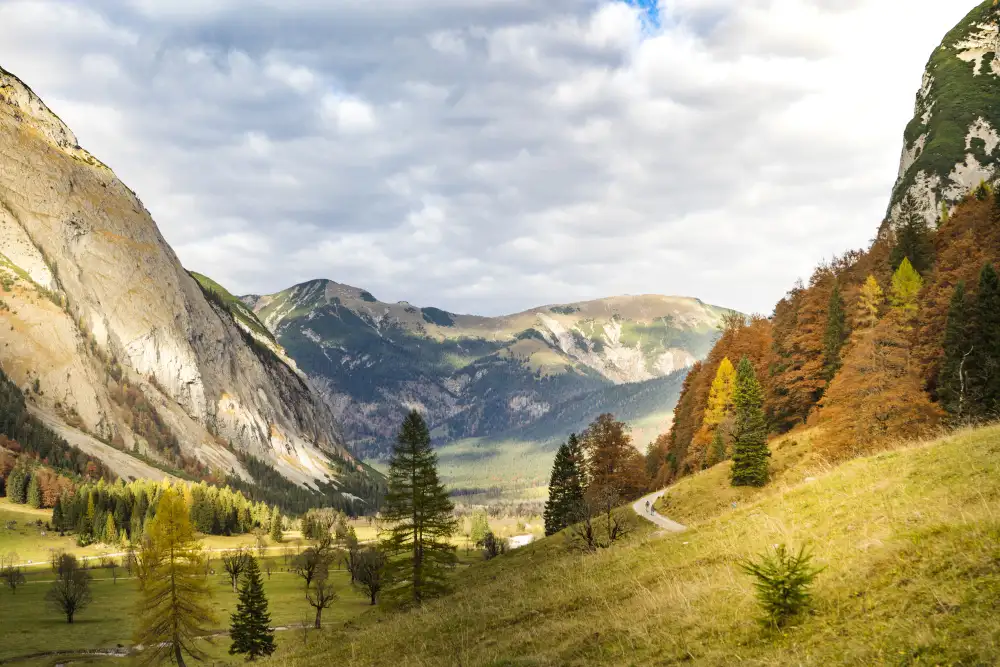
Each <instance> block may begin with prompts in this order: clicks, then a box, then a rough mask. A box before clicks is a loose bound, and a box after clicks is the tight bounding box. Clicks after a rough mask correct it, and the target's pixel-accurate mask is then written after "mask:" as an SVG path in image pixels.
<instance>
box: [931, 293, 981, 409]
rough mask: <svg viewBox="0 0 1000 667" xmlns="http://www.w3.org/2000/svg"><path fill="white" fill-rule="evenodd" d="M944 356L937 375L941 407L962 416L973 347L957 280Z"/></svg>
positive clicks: (964, 304)
mask: <svg viewBox="0 0 1000 667" xmlns="http://www.w3.org/2000/svg"><path fill="white" fill-rule="evenodd" d="M942 347H943V348H944V358H943V359H942V361H941V370H940V372H939V373H938V379H937V395H938V399H939V400H940V402H941V407H943V408H944V409H945V411H947V412H948V414H950V415H951V416H952V417H954V418H956V419H962V418H964V417H965V416H967V412H968V392H969V357H970V356H971V355H972V353H973V351H974V347H973V345H972V339H971V335H970V331H969V304H968V302H967V300H966V297H965V283H964V282H961V281H959V283H958V284H957V285H955V291H954V292H952V296H951V303H950V304H949V306H948V321H947V324H946V325H945V331H944V342H943V345H942Z"/></svg>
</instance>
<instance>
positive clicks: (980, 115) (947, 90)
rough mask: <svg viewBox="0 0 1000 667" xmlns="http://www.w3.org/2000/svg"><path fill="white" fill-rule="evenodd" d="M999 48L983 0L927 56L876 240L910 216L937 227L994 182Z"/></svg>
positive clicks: (998, 32)
mask: <svg viewBox="0 0 1000 667" xmlns="http://www.w3.org/2000/svg"><path fill="white" fill-rule="evenodd" d="M998 47H1000V6H995V4H994V2H993V0H986V1H985V2H983V3H982V4H980V5H979V6H978V7H976V8H975V9H973V10H972V11H971V12H970V13H969V14H968V15H967V16H966V17H965V18H964V19H963V20H962V21H961V22H960V23H959V24H958V25H957V26H955V28H954V29H952V30H951V32H949V33H948V34H947V35H946V36H945V38H944V41H943V42H942V43H941V46H939V47H938V48H937V49H936V50H935V51H934V53H933V54H932V55H931V58H930V61H929V62H928V63H927V68H926V70H925V71H924V78H923V83H922V85H921V87H920V91H919V92H918V93H917V101H916V107H915V110H914V116H913V120H911V121H910V123H909V125H908V126H907V128H906V133H905V137H904V145H903V154H902V157H901V158H900V165H899V177H898V179H897V181H896V185H895V187H894V188H893V193H892V200H891V202H890V204H889V211H888V214H887V216H886V222H885V224H883V226H882V230H881V234H882V235H884V234H887V233H891V230H892V229H893V228H894V226H895V225H897V224H898V223H899V221H900V220H901V219H902V218H903V216H904V215H907V214H910V213H913V214H916V215H920V216H922V217H923V218H924V219H925V220H927V222H928V223H930V224H932V225H933V224H936V223H937V222H938V220H939V219H940V218H941V215H942V212H943V210H944V209H950V208H952V207H953V206H954V205H955V204H956V203H957V202H958V201H959V200H960V199H961V198H962V197H964V196H965V195H966V194H968V193H969V192H970V191H971V190H973V189H975V188H976V187H978V186H979V184H980V183H981V182H983V181H986V182H987V183H991V182H996V181H997V180H998V178H1000V60H998V59H997V49H998Z"/></svg>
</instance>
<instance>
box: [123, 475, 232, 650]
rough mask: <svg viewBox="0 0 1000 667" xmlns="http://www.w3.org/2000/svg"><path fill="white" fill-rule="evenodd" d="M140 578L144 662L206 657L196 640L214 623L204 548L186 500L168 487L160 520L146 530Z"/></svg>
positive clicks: (158, 512)
mask: <svg viewBox="0 0 1000 667" xmlns="http://www.w3.org/2000/svg"><path fill="white" fill-rule="evenodd" d="M146 537H147V540H146V542H145V543H144V544H143V548H142V556H141V565H142V570H143V572H144V575H143V576H142V577H141V578H140V590H139V607H138V616H139V626H138V628H137V629H136V636H135V640H136V643H137V644H143V645H144V646H145V647H146V650H144V651H143V652H142V653H141V654H140V655H141V660H142V662H144V663H146V664H157V663H161V662H164V661H165V660H169V659H171V658H173V660H174V662H176V663H177V665H178V667H184V665H185V662H184V655H185V654H187V655H190V656H191V657H193V658H195V659H196V660H200V659H203V658H204V657H205V653H204V652H203V651H202V650H201V649H200V648H199V647H198V645H197V643H196V642H197V640H198V638H199V637H204V636H205V635H207V634H209V633H210V632H211V627H212V624H214V622H215V619H214V616H213V614H212V610H211V607H210V606H209V604H208V599H209V597H210V590H209V587H208V581H207V580H206V579H205V576H204V573H205V566H204V562H203V559H202V556H201V548H200V546H199V545H198V542H197V541H196V540H195V536H194V528H193V527H192V525H191V519H190V516H189V513H188V507H187V505H186V503H185V502H184V497H183V496H182V495H181V494H180V493H179V492H177V491H176V490H175V489H173V488H171V487H168V488H166V489H164V490H163V492H162V493H161V495H160V498H159V502H158V503H157V504H156V516H155V517H154V518H153V519H152V520H151V521H150V522H149V524H148V525H147V526H146Z"/></svg>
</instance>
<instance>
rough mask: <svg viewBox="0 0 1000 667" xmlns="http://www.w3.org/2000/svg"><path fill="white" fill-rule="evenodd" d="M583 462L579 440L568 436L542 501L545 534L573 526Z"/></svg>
mask: <svg viewBox="0 0 1000 667" xmlns="http://www.w3.org/2000/svg"><path fill="white" fill-rule="evenodd" d="M582 459H583V452H582V450H581V448H580V441H579V439H578V438H577V437H576V434H575V433H571V434H570V436H569V440H568V441H567V442H564V443H563V444H562V445H560V446H559V450H558V451H557V452H556V458H555V462H554V463H553V464H552V475H551V477H550V478H549V498H548V500H546V501H545V515H544V518H545V534H546V535H554V534H555V533H558V532H559V531H560V530H563V529H564V528H566V527H567V526H569V525H570V524H572V523H573V522H574V521H575V518H576V517H577V516H578V515H579V513H580V508H581V505H582V503H583V478H582V475H581V472H580V466H581V464H582V463H583V460H582ZM487 530H488V526H487ZM483 538H485V534H484V535H483Z"/></svg>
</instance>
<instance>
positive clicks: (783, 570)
mask: <svg viewBox="0 0 1000 667" xmlns="http://www.w3.org/2000/svg"><path fill="white" fill-rule="evenodd" d="M740 568H741V569H742V570H743V571H744V572H746V573H747V574H749V575H751V576H753V577H754V578H755V579H756V581H754V588H756V589H757V600H758V601H759V602H760V606H761V607H762V608H763V610H764V618H762V619H761V622H762V623H764V624H765V625H769V626H772V627H781V626H783V625H785V624H786V623H787V622H788V621H789V620H790V619H792V618H794V617H795V616H797V615H798V614H800V613H801V612H802V611H803V610H805V609H806V608H807V607H808V606H809V602H810V599H811V597H812V596H811V594H810V592H809V587H810V586H811V585H812V583H813V581H814V580H815V579H816V576H817V575H818V574H819V573H820V572H822V571H823V570H822V568H820V569H817V568H815V567H813V565H812V554H811V553H809V552H808V551H806V548H805V547H802V548H800V549H799V552H798V554H793V553H792V552H790V551H788V549H787V548H786V547H785V545H784V544H782V545H779V546H778V547H776V548H775V550H774V553H773V554H772V553H764V554H761V556H760V557H759V558H758V559H757V560H756V561H753V560H749V561H744V562H743V563H740Z"/></svg>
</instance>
